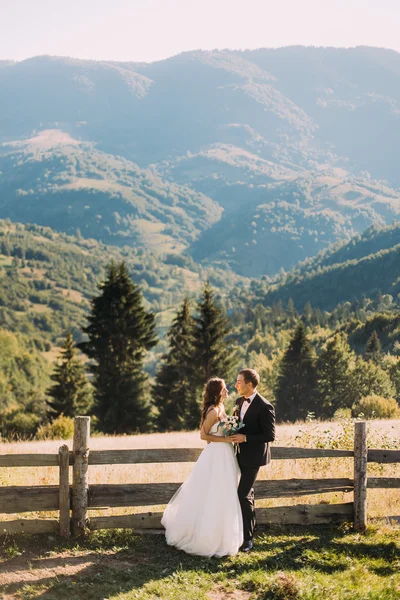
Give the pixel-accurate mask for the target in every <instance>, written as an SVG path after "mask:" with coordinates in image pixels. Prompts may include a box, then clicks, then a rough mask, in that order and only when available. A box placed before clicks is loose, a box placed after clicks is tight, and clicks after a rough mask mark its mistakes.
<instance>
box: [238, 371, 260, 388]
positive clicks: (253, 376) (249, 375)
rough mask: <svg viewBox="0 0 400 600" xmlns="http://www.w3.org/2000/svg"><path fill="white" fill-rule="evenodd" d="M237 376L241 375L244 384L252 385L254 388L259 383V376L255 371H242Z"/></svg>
mask: <svg viewBox="0 0 400 600" xmlns="http://www.w3.org/2000/svg"><path fill="white" fill-rule="evenodd" d="M239 375H243V379H244V382H245V383H252V384H253V387H254V388H256V387H257V386H258V385H259V383H260V376H259V374H258V373H257V371H256V370H255V369H242V370H241V371H239Z"/></svg>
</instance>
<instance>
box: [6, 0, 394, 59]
mask: <svg viewBox="0 0 400 600" xmlns="http://www.w3.org/2000/svg"><path fill="white" fill-rule="evenodd" d="M399 30H400V0H0V59H15V60H22V59H24V58H28V57H31V56H37V55H41V54H51V55H59V56H72V57H77V58H88V59H108V60H121V61H128V60H130V61H147V62H151V61H154V60H160V59H163V58H167V57H168V56H172V55H174V54H178V53H179V52H182V51H185V50H194V49H200V48H201V49H203V50H212V49H215V48H218V49H222V48H230V49H239V48H240V49H243V48H261V47H278V46H288V45H293V44H302V45H315V46H357V45H368V46H380V47H384V48H392V49H395V50H397V51H399V52H400V35H399Z"/></svg>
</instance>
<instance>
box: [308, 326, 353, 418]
mask: <svg viewBox="0 0 400 600" xmlns="http://www.w3.org/2000/svg"><path fill="white" fill-rule="evenodd" d="M351 361H352V353H351V350H350V346H349V344H348V342H347V339H346V338H345V337H343V336H342V335H340V334H336V335H335V336H334V337H333V338H332V339H330V340H328V342H327V343H326V345H325V347H324V348H323V349H322V351H321V354H320V355H319V357H318V360H317V386H318V395H317V396H318V400H317V405H316V408H315V412H316V416H317V417H325V418H331V417H332V416H333V415H334V413H335V412H336V410H337V409H338V408H351V405H352V398H351V381H352V380H351V372H350V366H351Z"/></svg>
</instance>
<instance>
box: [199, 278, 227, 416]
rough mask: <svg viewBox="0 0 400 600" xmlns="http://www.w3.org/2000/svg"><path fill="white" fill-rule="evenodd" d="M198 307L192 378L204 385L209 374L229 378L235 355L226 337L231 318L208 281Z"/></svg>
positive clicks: (200, 386)
mask: <svg viewBox="0 0 400 600" xmlns="http://www.w3.org/2000/svg"><path fill="white" fill-rule="evenodd" d="M197 310H198V314H197V316H196V317H195V318H194V321H195V324H194V342H193V346H194V352H193V366H194V372H193V382H194V385H195V386H196V388H202V387H203V385H204V384H205V383H206V382H207V380H208V379H210V377H222V378H226V379H229V377H230V375H231V374H232V370H233V367H234V365H235V362H236V357H235V354H234V352H233V349H232V347H231V345H230V344H229V343H228V342H227V339H226V337H227V335H228V333H229V322H228V319H227V318H226V316H225V314H224V313H223V312H222V310H221V308H220V307H219V306H218V304H217V303H216V302H215V298H214V292H213V290H212V288H211V286H210V283H209V282H208V281H207V282H206V284H205V285H204V288H203V294H202V297H201V298H200V300H199V301H198V303H197ZM199 414H200V413H199Z"/></svg>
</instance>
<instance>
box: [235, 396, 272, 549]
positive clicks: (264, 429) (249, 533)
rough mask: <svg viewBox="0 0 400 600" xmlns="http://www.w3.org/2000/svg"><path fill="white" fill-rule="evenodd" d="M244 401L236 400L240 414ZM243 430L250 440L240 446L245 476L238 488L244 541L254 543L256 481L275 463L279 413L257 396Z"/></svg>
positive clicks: (236, 407) (237, 411)
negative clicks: (273, 451) (273, 452)
mask: <svg viewBox="0 0 400 600" xmlns="http://www.w3.org/2000/svg"><path fill="white" fill-rule="evenodd" d="M243 402H245V399H244V398H239V399H238V400H237V401H236V405H235V411H236V414H238V415H240V410H241V407H242V404H243ZM243 423H244V427H243V428H242V429H241V430H240V433H243V434H244V435H245V436H246V438H247V441H246V442H243V443H242V444H239V451H238V454H237V459H238V463H239V467H240V472H241V477H240V482H239V487H238V495H239V502H240V506H241V509H242V516H243V537H244V541H245V542H246V541H248V540H251V539H252V538H253V534H254V527H255V524H256V518H255V509H254V489H253V486H254V482H255V480H256V478H257V474H258V471H259V470H260V467H261V466H262V465H266V464H268V463H269V462H270V461H271V452H270V447H269V443H270V442H273V441H274V439H275V411H274V408H273V406H272V404H271V403H270V402H268V400H266V399H265V398H263V397H262V396H261V395H260V394H257V395H256V396H255V397H254V398H253V400H252V401H251V404H250V406H249V407H248V409H247V411H246V414H245V416H244V419H243Z"/></svg>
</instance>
